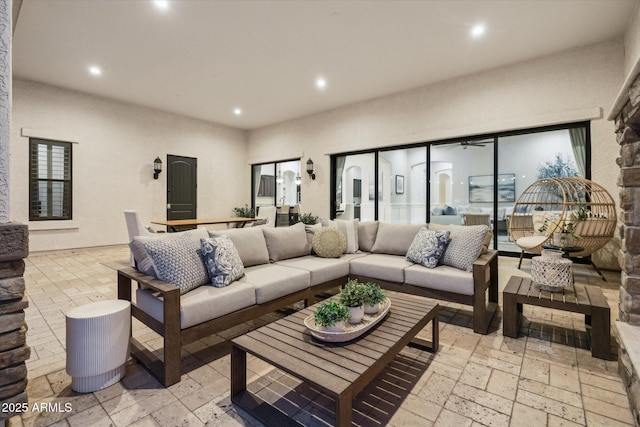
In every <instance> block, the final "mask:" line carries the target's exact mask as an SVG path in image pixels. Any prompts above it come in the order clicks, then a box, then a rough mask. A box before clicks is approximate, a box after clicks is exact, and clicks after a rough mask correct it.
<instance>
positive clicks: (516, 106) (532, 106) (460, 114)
mask: <svg viewBox="0 0 640 427" xmlns="http://www.w3.org/2000/svg"><path fill="white" fill-rule="evenodd" d="M623 62H624V58H623V45H622V40H616V41H611V42H607V43H602V44H597V45H593V46H588V47H583V48H578V49H574V50H570V51H566V52H562V53H560V54H556V55H551V56H546V57H542V58H539V59H536V60H531V61H526V62H521V63H518V64H515V65H510V66H505V67H501V68H498V69H494V70H491V71H487V72H483V73H478V74H474V75H470V76H465V77H461V78H457V79H452V80H448V81H444V82H441V83H437V84H434V85H429V86H425V87H420V88H416V89H413V90H409V91H405V92H402V93H398V94H394V95H390V96H386V97H382V98H376V99H372V100H369V101H365V102H361V103H358V104H353V105H350V106H347V107H343V108H339V109H335V110H331V111H327V112H324V113H321V114H315V115H312V116H308V117H305V118H301V119H298V120H291V121H287V122H284V123H280V124H276V125H272V126H268V127H265V128H261V129H258V130H254V131H251V132H249V147H248V150H249V161H252V159H264V158H270V159H272V160H277V159H286V158H290V157H292V156H293V154H294V152H295V153H299V151H300V150H302V151H303V152H304V159H303V161H306V159H307V158H309V157H311V158H312V159H313V161H314V164H315V168H316V176H317V179H316V180H315V181H310V180H309V179H308V178H307V177H304V180H303V184H302V194H303V196H302V197H303V200H304V203H303V206H304V210H305V211H309V210H311V211H313V212H314V213H316V214H320V215H324V216H326V215H329V173H330V170H329V156H328V155H327V154H329V153H339V152H345V151H350V150H358V149H367V148H372V147H383V146H390V145H398V144H408V143H412V142H420V141H432V140H438V139H444V138H453V137H458V136H470V135H475V134H483V133H491V132H497V131H502V130H510V129H524V128H529V127H537V126H544V125H551V124H558V123H567V122H573V121H579V120H587V119H592V122H591V140H592V149H593V150H592V158H593V161H592V179H593V180H594V181H596V182H598V183H600V184H601V185H603V186H604V187H605V188H607V189H608V190H609V191H610V192H611V194H612V195H613V196H614V199H616V200H617V194H618V189H617V186H616V179H617V176H618V167H617V165H616V163H615V159H616V157H617V156H618V145H617V143H616V140H615V134H614V131H613V124H612V123H611V122H608V121H607V120H606V119H605V118H604V117H603V114H604V112H605V111H608V109H609V108H610V106H611V105H612V103H613V100H614V98H615V96H616V95H617V92H618V90H619V89H620V86H621V84H622V78H623ZM615 251H616V249H615V248H612V249H611V251H610V254H608V255H606V256H607V258H608V260H607V261H606V263H607V264H611V265H616V264H617V263H616V262H615V261H612V262H611V263H610V262H609V261H610V260H614V259H615Z"/></svg>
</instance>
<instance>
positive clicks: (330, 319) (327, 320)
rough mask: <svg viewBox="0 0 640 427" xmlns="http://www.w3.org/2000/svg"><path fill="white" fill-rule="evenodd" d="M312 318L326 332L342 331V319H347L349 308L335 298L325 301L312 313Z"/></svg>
mask: <svg viewBox="0 0 640 427" xmlns="http://www.w3.org/2000/svg"><path fill="white" fill-rule="evenodd" d="M313 319H314V320H315V322H316V325H318V326H320V327H321V328H322V329H323V330H325V331H327V332H342V330H343V329H344V321H345V320H349V309H348V308H347V307H346V306H345V305H344V304H342V303H340V302H338V301H336V300H329V301H325V302H323V303H322V304H320V305H319V306H318V308H317V309H316V311H315V313H313Z"/></svg>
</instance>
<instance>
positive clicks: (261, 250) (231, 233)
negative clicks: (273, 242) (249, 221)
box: [205, 227, 269, 267]
mask: <svg viewBox="0 0 640 427" xmlns="http://www.w3.org/2000/svg"><path fill="white" fill-rule="evenodd" d="M263 228H265V227H255V228H254V227H248V228H247V227H245V228H230V229H228V230H219V231H209V235H208V236H206V237H221V236H227V237H229V238H230V239H231V241H232V242H233V245H234V246H235V247H236V250H237V251H238V254H239V255H240V259H241V260H242V265H244V266H245V267H251V266H252V265H260V264H268V263H269V250H268V249H267V242H266V240H265V239H264V233H263V232H262V229H263ZM206 237H205V238H206Z"/></svg>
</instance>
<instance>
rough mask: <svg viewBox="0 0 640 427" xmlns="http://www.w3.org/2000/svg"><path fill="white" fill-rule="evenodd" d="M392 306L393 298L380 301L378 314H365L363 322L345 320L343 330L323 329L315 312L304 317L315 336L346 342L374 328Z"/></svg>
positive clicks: (322, 339)
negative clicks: (314, 315)
mask: <svg viewBox="0 0 640 427" xmlns="http://www.w3.org/2000/svg"><path fill="white" fill-rule="evenodd" d="M390 308H391V300H390V299H389V298H387V299H385V300H384V301H383V302H381V303H380V308H379V310H378V312H377V313H376V314H365V315H364V317H363V318H362V322H360V323H358V324H356V325H352V324H351V323H348V322H345V324H344V330H343V331H342V332H328V331H324V330H322V329H321V328H320V326H317V325H316V322H315V320H314V319H313V314H311V315H309V316H307V318H306V319H304V325H305V326H306V327H307V329H308V330H309V332H310V333H311V335H313V337H315V338H317V339H319V340H321V341H327V342H345V341H350V340H352V339H355V338H358V337H359V336H360V335H362V334H364V333H365V332H367V331H368V330H369V329H371V328H373V327H374V326H375V325H376V324H377V323H379V322H380V321H381V320H382V319H384V317H385V316H386V315H387V313H388V312H389V309H390Z"/></svg>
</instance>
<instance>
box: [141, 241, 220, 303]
mask: <svg viewBox="0 0 640 427" xmlns="http://www.w3.org/2000/svg"><path fill="white" fill-rule="evenodd" d="M143 247H144V249H145V251H146V252H147V254H148V255H149V257H150V258H151V259H152V261H153V268H154V270H155V272H156V274H155V277H157V278H158V279H160V280H162V281H165V282H167V283H170V284H172V285H174V286H177V287H178V288H180V293H181V294H184V293H186V292H189V291H190V290H191V289H195V288H197V287H198V286H200V285H204V284H205V283H207V282H208V281H209V275H208V274H207V269H206V268H205V266H204V261H203V259H202V250H201V248H200V243H199V242H198V243H196V242H194V240H193V239H192V238H191V236H189V235H187V234H180V235H178V236H176V237H174V238H170V239H155V240H150V241H148V242H145V243H143Z"/></svg>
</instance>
